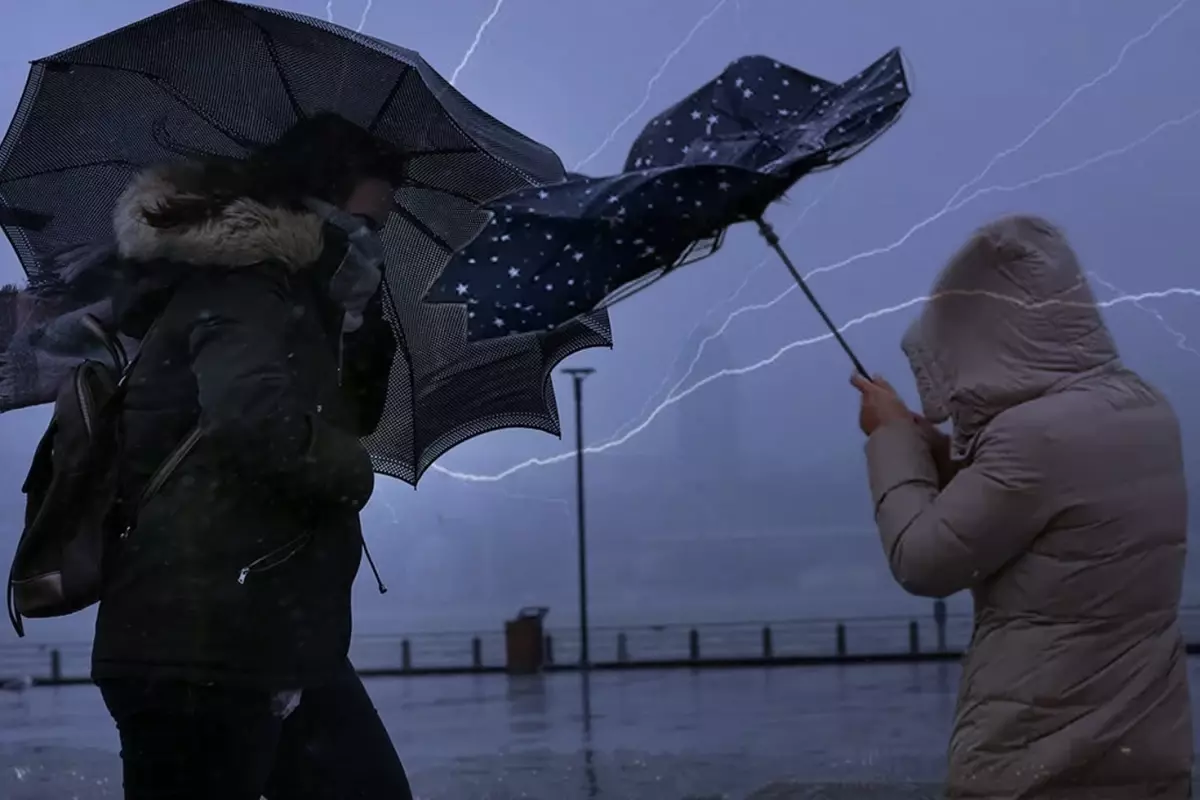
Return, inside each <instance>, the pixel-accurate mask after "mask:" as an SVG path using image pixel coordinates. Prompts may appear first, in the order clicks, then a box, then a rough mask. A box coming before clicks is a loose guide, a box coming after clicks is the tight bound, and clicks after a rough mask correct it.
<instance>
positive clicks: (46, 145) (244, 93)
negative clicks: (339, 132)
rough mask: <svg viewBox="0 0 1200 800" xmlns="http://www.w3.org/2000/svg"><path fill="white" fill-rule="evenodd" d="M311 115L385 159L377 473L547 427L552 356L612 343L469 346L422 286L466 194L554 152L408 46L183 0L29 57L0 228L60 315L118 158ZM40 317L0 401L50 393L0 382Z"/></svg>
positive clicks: (468, 214)
mask: <svg viewBox="0 0 1200 800" xmlns="http://www.w3.org/2000/svg"><path fill="white" fill-rule="evenodd" d="M323 116H324V117H328V116H334V117H337V118H340V119H341V120H343V121H345V122H348V123H350V124H352V125H354V126H356V128H358V129H361V130H362V131H366V132H367V133H368V134H370V136H371V137H373V140H374V141H376V142H378V143H379V145H380V147H381V149H382V150H383V151H384V152H386V153H388V154H390V161H389V163H390V164H391V165H392V176H391V177H392V178H393V179H394V181H395V183H396V185H397V186H398V189H397V192H396V196H395V198H394V199H395V210H394V213H393V214H392V215H391V217H390V219H389V220H388V222H387V224H386V226H385V228H384V229H383V230H382V231H381V233H380V236H381V238H382V241H383V243H384V246H385V249H386V264H385V270H384V271H385V279H384V291H385V303H384V313H385V316H386V317H387V319H388V321H389V323H390V325H391V327H392V329H393V333H394V335H395V337H396V340H397V342H398V343H399V350H400V357H398V358H396V359H395V363H394V365H393V368H392V372H391V375H390V376H389V383H388V389H387V397H386V401H385V412H384V417H383V420H382V421H381V422H380V424H379V427H378V428H377V429H376V431H375V433H374V434H372V435H371V436H369V437H368V438H367V439H366V440H365V444H366V446H367V449H368V450H369V451H370V452H371V454H372V456H373V458H374V461H375V466H376V469H377V470H379V471H380V472H383V473H386V474H389V475H392V476H394V477H397V478H400V479H402V480H405V481H408V482H411V483H415V482H416V480H417V479H418V478H419V477H420V475H421V473H422V472H423V471H424V470H425V469H426V468H427V467H428V466H429V465H430V464H431V463H432V462H433V461H434V460H435V459H436V458H437V457H438V456H440V455H441V454H442V453H444V452H445V451H446V450H449V449H450V448H451V447H453V446H455V445H457V444H459V443H461V442H463V441H465V440H466V439H469V438H471V437H473V436H476V435H479V434H481V433H485V432H487V431H490V430H495V429H498V428H505V427H529V428H535V429H539V430H544V431H548V432H551V433H555V434H557V433H558V432H559V429H558V415H557V409H556V406H555V401H554V395H553V388H552V385H551V383H550V381H549V379H548V378H549V374H550V372H551V370H552V369H553V367H554V366H555V365H556V364H557V363H558V361H560V360H561V359H562V358H564V357H566V356H567V355H569V354H570V353H573V352H575V351H577V350H580V349H583V348H587V347H597V346H608V345H610V344H611V335H610V331H609V328H608V321H607V318H606V316H605V315H603V314H593V315H590V316H586V317H582V318H580V319H579V320H578V321H576V322H574V323H573V324H571V325H569V326H563V327H561V328H560V329H558V330H556V331H554V332H535V333H530V334H529V335H526V336H523V337H515V338H512V339H506V340H503V341H493V342H468V341H467V340H466V338H465V335H464V333H463V331H464V329H465V323H464V319H465V314H464V312H463V310H462V309H459V308H453V307H437V306H431V305H429V304H424V303H422V302H420V300H421V298H422V296H423V295H424V294H425V291H426V290H427V288H428V287H429V285H430V284H431V283H432V282H433V280H434V278H435V277H436V276H437V274H438V273H439V272H440V271H441V269H442V266H443V265H444V264H445V262H446V260H447V259H448V257H449V256H450V254H451V253H452V252H454V251H455V250H456V249H457V248H459V247H461V246H462V245H464V244H466V243H467V242H468V241H470V240H471V239H472V238H473V237H474V236H475V235H476V234H477V233H478V231H479V230H480V228H481V227H482V226H484V225H485V224H486V222H487V219H488V216H487V214H485V213H484V212H482V211H481V210H480V204H482V203H485V202H487V201H489V200H491V199H493V198H495V197H497V196H500V195H503V194H505V193H508V192H512V191H516V190H519V189H522V188H526V187H529V186H534V185H539V184H542V183H553V182H556V181H560V180H562V179H563V177H564V172H563V168H562V163H561V161H560V159H559V158H558V156H557V155H555V154H554V153H553V152H552V151H551V150H549V149H548V148H546V147H544V146H542V145H540V144H538V143H537V142H534V141H532V140H530V139H527V138H526V137H524V136H522V135H521V134H520V133H518V132H516V131H514V130H512V129H510V128H508V127H506V126H505V125H503V124H502V123H500V122H498V121H497V120H495V119H493V118H492V117H490V116H488V115H487V114H486V113H484V112H483V111H482V110H480V109H479V108H478V107H476V106H475V105H473V104H472V103H471V102H470V101H468V100H467V99H466V98H464V97H463V96H462V95H460V94H459V93H458V92H457V91H455V90H454V88H453V87H451V86H450V85H449V84H448V83H447V82H446V81H445V80H444V79H443V78H442V77H441V76H440V75H438V74H437V73H436V72H435V71H434V70H433V69H432V68H431V67H430V66H429V65H428V64H427V63H426V62H425V61H424V60H423V59H422V58H421V57H420V56H419V55H418V54H417V53H415V52H413V51H411V50H406V49H404V48H400V47H396V46H394V45H391V44H388V43H387V42H384V41H381V40H379V39H375V38H372V37H367V36H363V35H361V34H357V33H355V32H353V31H350V30H347V29H345V28H341V27H339V26H336V25H333V24H331V23H327V22H324V21H321V20H316V19H313V18H309V17H305V16H302V15H299V14H295V13H290V12H284V11H277V10H273V9H265V8H259V7H256V6H250V5H243V4H240V3H234V2H228V1H227V0H190V1H189V2H184V3H181V4H180V5H178V6H175V7H173V8H171V9H168V10H167V11H164V12H162V13H159V14H156V15H154V16H151V17H148V18H146V19H143V20H141V21H139V22H136V23H134V24H132V25H129V26H127V27H124V28H121V29H119V30H117V31H114V32H112V33H109V34H106V35H104V36H101V37H99V38H97V39H93V40H90V41H88V42H84V43H83V44H80V45H77V46H75V47H72V48H70V49H68V50H65V51H63V52H61V53H57V54H55V55H52V56H49V57H47V58H44V59H40V60H38V61H35V62H34V63H33V66H32V69H31V71H30V76H29V80H28V83H27V85H26V88H25V92H24V95H23V97H22V98H21V101H20V103H19V105H18V107H17V113H16V115H15V117H14V119H13V121H12V124H11V126H10V128H9V130H8V133H7V134H6V136H5V138H4V140H3V143H2V144H0V227H3V229H4V231H5V233H6V234H7V236H8V237H9V240H10V241H11V242H12V244H13V247H14V249H15V250H16V252H17V255H18V257H19V258H20V261H21V264H22V266H23V268H24V269H25V272H26V274H27V276H28V278H29V286H30V291H31V293H33V294H40V295H46V296H53V297H54V298H55V300H54V305H53V306H51V307H54V308H57V309H60V310H61V313H63V314H67V313H70V312H72V311H78V310H79V309H80V308H81V307H85V306H87V305H89V304H92V303H94V302H96V292H95V289H96V284H97V281H96V280H95V279H91V280H89V281H83V282H84V283H88V284H89V287H88V289H87V291H82V290H80V289H79V286H80V281H81V277H80V274H81V272H82V271H83V270H84V268H83V267H82V266H80V265H81V264H83V263H86V265H87V267H88V269H90V270H92V271H99V272H100V273H104V272H105V271H106V270H107V271H111V266H112V261H111V259H106V258H105V257H104V256H103V253H102V252H101V255H99V256H97V255H95V254H94V253H86V255H81V253H85V251H88V250H89V248H90V249H95V248H96V245H97V243H102V242H107V241H109V240H110V239H111V237H112V221H111V210H112V208H113V205H114V203H115V201H116V199H117V197H118V195H119V194H120V193H121V191H122V190H123V189H124V188H125V186H126V185H127V184H128V183H129V181H130V179H131V177H132V176H133V175H134V174H135V173H136V172H138V171H139V170H141V169H142V168H144V167H146V166H149V165H152V164H158V163H163V162H172V161H178V160H179V159H180V158H181V157H183V156H197V155H200V156H206V157H212V158H227V159H241V158H244V157H246V156H247V155H248V154H249V153H250V152H252V151H253V150H255V149H256V148H258V147H260V146H262V145H264V144H267V143H271V142H273V141H275V140H277V139H278V138H279V137H280V136H282V135H283V134H284V133H285V132H287V131H289V130H291V129H292V128H293V127H294V126H295V125H296V124H297V123H299V122H301V121H304V120H311V119H314V118H318V117H323ZM100 249H101V251H103V247H101V248H100ZM64 254H67V256H64ZM42 307H46V306H42ZM48 324H50V321H49V320H41V321H39V322H38V323H37V325H38V326H45V325H48ZM39 330H40V328H37V327H36V326H35V329H32V330H28V331H25V332H24V333H18V332H14V333H13V334H12V335H10V336H9V342H4V343H0V344H4V345H5V346H6V347H7V349H6V350H5V351H4V352H0V410H7V409H11V408H16V407H19V406H21V405H29V404H32V403H39V402H46V401H48V400H49V399H51V398H52V397H53V390H54V388H55V387H54V386H52V385H50V384H51V383H52V381H51V380H49V376H51V375H52V374H54V373H56V372H57V373H61V370H47V371H45V375H46V376H47V380H44V381H42V380H37V379H35V380H34V381H33V382H32V384H31V383H30V381H29V380H17V381H9V382H7V383H5V382H4V380H3V376H4V375H5V374H10V375H11V374H12V373H13V372H14V371H15V372H20V371H21V369H22V364H24V365H26V366H27V365H28V364H29V363H30V359H31V358H32V359H33V360H34V361H37V360H38V359H39V358H40V355H39V354H38V343H39V342H43V341H45V337H44V336H42V335H41V334H40V333H39ZM58 338H59V339H60V340H61V339H62V338H63V337H58ZM66 338H68V339H69V338H70V337H66ZM14 343H15V344H14ZM18 345H19V347H18ZM14 348H15V349H14ZM54 357H55V358H57V359H60V360H61V359H62V358H64V357H65V356H64V355H63V353H62V351H61V350H60V351H56V352H55V353H54ZM79 357H83V356H82V355H80V356H79ZM43 360H44V359H43ZM24 377H25V378H28V375H25V376H24ZM6 387H7V389H8V391H7V392H6Z"/></svg>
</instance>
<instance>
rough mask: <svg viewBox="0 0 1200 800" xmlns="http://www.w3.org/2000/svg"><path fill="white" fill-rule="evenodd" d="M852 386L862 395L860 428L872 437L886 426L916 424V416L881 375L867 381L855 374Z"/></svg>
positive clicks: (859, 416)
mask: <svg viewBox="0 0 1200 800" xmlns="http://www.w3.org/2000/svg"><path fill="white" fill-rule="evenodd" d="M850 385H851V386H853V387H854V388H855V389H858V391H859V392H860V393H861V394H862V407H861V408H860V409H859V412H858V427H860V428H862V432H863V433H865V434H866V435H867V436H870V435H871V434H872V433H874V432H875V431H876V430H878V429H879V428H881V427H883V426H884V425H889V424H891V423H894V422H910V423H915V422H916V415H914V414H913V412H912V411H910V410H909V408H908V406H906V405H904V401H903V400H901V399H900V395H898V394H896V390H895V389H893V388H892V385H891V384H890V383H888V382H887V381H886V380H884V379H883V378H882V377H880V376H879V375H875V376H873V377H872V378H871V380H867V379H866V378H864V377H863V376H861V375H858V374H855V375H853V376H852V377H851V378H850Z"/></svg>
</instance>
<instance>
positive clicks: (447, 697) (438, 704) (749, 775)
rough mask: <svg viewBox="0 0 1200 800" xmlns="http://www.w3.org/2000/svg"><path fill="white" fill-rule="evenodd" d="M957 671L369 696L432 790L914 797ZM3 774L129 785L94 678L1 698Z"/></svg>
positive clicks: (454, 680) (683, 676)
mask: <svg viewBox="0 0 1200 800" xmlns="http://www.w3.org/2000/svg"><path fill="white" fill-rule="evenodd" d="M1191 671H1192V678H1193V680H1196V679H1197V678H1198V677H1200V675H1198V674H1197V673H1198V672H1200V662H1197V661H1195V660H1193V662H1192V670H1191ZM957 676H958V668H957V666H956V665H950V664H940V665H939V664H912V665H896V666H878V667H875V666H843V667H805V668H776V669H774V670H750V669H744V670H722V671H716V670H712V671H695V672H687V671H663V672H621V673H615V672H608V673H595V674H593V675H592V676H591V677H590V678H589V679H585V678H584V677H583V676H580V675H575V674H556V675H550V676H545V677H525V678H507V677H503V676H478V677H473V676H463V677H431V678H395V679H374V680H371V681H369V682H368V688H369V689H370V691H371V695H372V696H373V697H374V699H375V703H376V705H377V707H378V708H379V711H380V713H381V715H382V716H383V719H384V721H385V722H386V723H387V726H388V728H389V730H390V731H391V733H392V737H393V739H394V741H395V743H396V747H397V749H398V750H399V751H400V754H401V756H402V758H403V759H404V761H405V764H406V765H407V767H408V768H409V772H410V775H411V777H412V783H413V788H414V790H415V791H416V793H417V796H418V797H419V798H421V800H451V799H452V798H453V800H460V799H462V798H480V800H510V798H511V799H512V800H515V799H516V798H547V800H571V799H572V798H600V800H615V799H616V798H621V800H641V799H642V798H653V800H676V799H677V798H678V799H679V800H684V799H685V798H686V799H687V800H715V799H716V798H738V799H739V800H740V799H741V798H753V800H784V798H787V799H788V800H793V799H798V798H859V797H862V798H884V797H887V798H918V797H936V796H938V794H939V787H938V785H937V784H938V781H939V779H940V777H941V774H942V759H943V753H944V747H945V742H946V737H947V736H948V733H949V726H950V718H951V714H952V710H953V706H954V694H955V691H956V686H957ZM0 766H2V767H3V770H2V772H0V797H4V798H10V799H11V800H33V799H34V798H37V799H38V800H43V798H55V800H58V799H59V798H65V799H68V800H69V798H77V799H78V800H91V799H92V798H100V797H120V795H121V792H120V764H119V760H118V757H117V740H116V733H115V731H114V730H113V726H112V723H111V721H110V720H109V718H108V716H107V714H106V712H105V710H104V706H103V704H102V703H101V701H100V697H99V694H98V693H97V692H96V691H95V690H94V689H92V688H91V687H66V688H58V689H34V690H29V691H26V692H23V693H20V694H0Z"/></svg>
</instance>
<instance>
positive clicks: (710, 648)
mask: <svg viewBox="0 0 1200 800" xmlns="http://www.w3.org/2000/svg"><path fill="white" fill-rule="evenodd" d="M1181 621H1182V625H1183V632H1184V638H1185V640H1186V641H1187V642H1188V643H1189V644H1190V645H1193V647H1191V648H1189V650H1196V651H1200V608H1186V609H1183V612H1182V615H1181ZM971 628H972V621H971V618H970V617H969V616H966V615H948V616H947V617H946V618H945V623H944V625H938V624H936V623H935V621H934V620H933V619H932V618H930V617H925V618H917V617H911V616H888V617H867V618H857V619H847V620H836V619H808V620H781V621H773V622H765V623H764V622H759V623H752V622H740V623H696V624H686V623H678V624H666V625H640V626H626V627H606V626H600V627H593V628H592V629H591V630H590V632H589V638H590V649H591V657H592V662H593V663H592V666H593V667H594V668H596V669H621V668H637V667H692V668H701V667H709V666H736V665H760V666H770V665H783V664H804V663H852V662H862V661H898V660H899V661H917V660H934V659H937V660H943V659H953V658H957V657H958V656H959V655H960V654H961V653H962V651H963V650H964V649H965V648H966V646H967V644H968V643H969V642H970V638H971ZM543 652H544V663H545V667H546V668H547V669H573V668H576V667H577V666H578V662H579V635H578V631H577V630H573V629H566V628H547V630H546V632H545V645H544V650H543ZM350 657H351V660H352V661H353V662H354V665H355V667H357V668H358V670H359V671H360V672H362V673H364V674H373V675H404V674H431V673H469V672H498V671H503V670H504V669H505V667H506V663H505V662H506V652H505V641H504V635H503V633H501V632H499V631H496V632H471V631H464V632H457V633H418V634H412V635H408V636H404V635H382V634H364V635H360V636H356V637H355V638H354V640H353V642H352V643H351V650H350ZM90 660H91V645H90V644H88V643H85V642H73V643H63V644H27V643H23V642H19V643H13V644H7V645H0V682H3V681H4V680H10V681H11V680H17V681H22V680H24V681H28V680H32V682H34V683H38V684H62V683H76V682H85V681H86V680H87V676H88V674H89V671H90Z"/></svg>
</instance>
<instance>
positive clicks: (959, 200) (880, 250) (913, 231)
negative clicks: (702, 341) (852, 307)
mask: <svg viewBox="0 0 1200 800" xmlns="http://www.w3.org/2000/svg"><path fill="white" fill-rule="evenodd" d="M1189 2H1191V0H1180V2H1178V3H1176V4H1175V5H1174V6H1172V7H1171V8H1170V9H1169V10H1168V11H1167V12H1166V13H1165V14H1163V15H1162V16H1161V17H1159V18H1158V19H1157V20H1155V21H1154V23H1153V24H1152V25H1151V26H1150V27H1149V28H1147V29H1146V30H1145V31H1143V32H1142V33H1140V34H1138V35H1137V36H1135V37H1134V38H1132V39H1130V40H1129V41H1128V42H1126V43H1125V46H1124V47H1122V48H1121V51H1120V53H1118V55H1117V58H1116V60H1115V61H1113V63H1112V64H1110V65H1109V67H1108V69H1106V70H1104V71H1103V72H1101V73H1100V74H1099V75H1097V76H1096V77H1094V78H1092V79H1091V80H1090V81H1088V82H1086V83H1084V84H1083V85H1081V86H1079V87H1078V88H1076V89H1075V90H1074V91H1072V92H1071V93H1070V94H1069V95H1067V97H1066V99H1064V100H1063V101H1062V102H1061V103H1059V104H1058V106H1057V107H1055V109H1054V110H1053V111H1051V112H1050V115H1049V116H1047V117H1045V118H1044V119H1043V120H1042V121H1041V122H1039V123H1038V124H1037V125H1035V126H1034V127H1033V129H1032V130H1031V131H1030V132H1029V133H1028V134H1026V136H1025V137H1024V138H1023V139H1021V141H1019V142H1018V143H1017V144H1015V145H1013V146H1012V147H1009V148H1007V149H1006V150H1002V151H1000V152H999V153H997V154H996V155H994V156H993V157H992V158H991V159H990V160H989V161H988V163H987V165H986V166H985V167H984V168H983V170H982V171H980V173H979V174H978V175H976V176H975V177H974V178H972V179H971V180H969V181H967V182H966V183H964V184H963V185H962V186H960V187H958V189H957V190H956V191H955V192H954V194H953V195H951V196H950V199H948V200H947V201H946V202H945V204H943V205H942V207H941V209H940V210H939V211H937V212H936V213H934V214H933V215H932V216H929V217H926V218H925V219H923V220H921V221H920V222H918V223H917V224H916V225H913V226H912V227H911V228H909V229H908V231H906V232H905V233H904V235H902V236H901V237H900V238H899V239H897V240H896V241H894V242H892V243H891V244H889V245H887V246H886V247H877V248H875V249H873V250H867V251H865V252H861V253H856V254H855V255H853V256H850V257H849V258H847V259H844V260H843V261H839V262H837V263H836V264H829V265H827V266H824V267H820V268H818V269H815V270H813V271H812V272H809V273H808V274H807V275H805V276H804V278H805V280H808V279H810V278H812V277H814V276H816V275H820V274H822V273H826V272H833V271H835V270H839V269H842V268H843V267H848V266H850V265H851V264H855V263H857V262H859V261H863V260H866V259H868V258H874V257H875V256H881V255H886V254H888V253H891V252H892V251H893V250H896V249H898V248H900V247H903V246H904V245H905V244H906V243H907V242H908V240H909V239H911V238H912V237H913V236H915V235H917V234H918V233H920V232H921V231H923V230H924V229H925V228H928V227H929V226H930V225H933V224H934V223H935V222H938V221H939V220H941V219H942V218H943V217H945V216H946V215H947V214H951V213H953V212H955V211H957V210H958V209H960V208H962V207H963V206H964V205H966V204H967V203H969V202H971V201H972V200H974V199H976V198H979V197H983V196H984V195H987V194H990V193H993V192H1000V191H1018V190H1019V189H1021V188H1028V187H1029V186H1034V185H1036V184H1037V183H1040V182H1042V181H1044V180H1050V179H1052V178H1057V177H1063V176H1064V175H1066V174H1071V173H1074V172H1078V171H1080V170H1083V169H1087V168H1088V167H1090V166H1092V165H1094V164H1097V163H1099V162H1101V161H1105V160H1107V159H1109V158H1115V157H1116V156H1119V155H1123V154H1124V153H1127V152H1129V151H1130V150H1133V149H1134V148H1136V147H1140V146H1141V145H1143V144H1145V143H1146V142H1147V141H1149V140H1150V139H1152V138H1154V137H1155V136H1157V135H1158V134H1160V133H1162V132H1163V131H1164V130H1166V129H1167V128H1171V127H1176V126H1178V125H1183V124H1185V123H1187V122H1190V121H1191V120H1192V118H1194V117H1195V116H1196V113H1197V112H1193V113H1191V114H1188V115H1186V116H1184V117H1182V118H1179V119H1175V120H1169V121H1167V122H1164V123H1163V124H1161V125H1159V126H1158V127H1156V128H1155V129H1154V130H1152V131H1151V132H1150V133H1148V134H1146V135H1145V136H1143V137H1140V138H1139V139H1137V140H1135V141H1133V142H1130V143H1129V144H1127V145H1125V146H1124V147H1119V148H1115V149H1114V150H1110V151H1107V152H1105V153H1101V154H1100V155H1099V156H1095V157H1093V158H1091V159H1088V160H1087V161H1085V162H1083V163H1081V164H1077V165H1076V166H1074V167H1071V168H1070V169H1068V170H1062V171H1059V172H1056V173H1047V174H1045V175H1042V176H1039V177H1038V178H1035V179H1033V180H1032V181H1027V182H1025V183H1024V184H1020V185H1018V186H1015V187H1008V188H1004V187H988V188H987V189H981V190H976V191H975V192H973V193H972V194H970V195H968V196H967V197H966V198H963V197H962V195H963V193H964V192H967V191H970V190H971V189H972V188H973V187H975V186H977V185H978V184H979V182H980V181H982V180H983V179H984V178H985V177H986V176H987V175H988V174H989V173H990V172H991V171H992V168H993V167H995V166H996V165H997V164H999V163H1000V162H1001V161H1003V160H1004V159H1005V158H1007V157H1009V156H1011V155H1013V154H1014V153H1016V152H1017V151H1019V150H1021V149H1022V148H1024V147H1025V146H1026V145H1028V144H1029V143H1030V142H1031V141H1033V139H1034V137H1036V136H1037V134H1038V133H1040V132H1041V131H1042V130H1044V129H1045V128H1046V126H1047V125H1049V124H1050V123H1051V122H1053V121H1054V120H1055V119H1056V118H1057V117H1058V116H1059V115H1061V114H1062V112H1063V111H1064V110H1065V109H1066V108H1067V107H1068V106H1069V105H1070V104H1071V103H1073V102H1074V101H1075V100H1076V99H1077V98H1078V97H1079V96H1080V95H1081V94H1083V93H1084V92H1085V91H1087V90H1088V89H1092V88H1094V87H1095V86H1097V85H1098V84H1100V83H1101V82H1102V81H1104V80H1106V79H1107V78H1109V77H1111V76H1112V75H1113V74H1114V73H1115V72H1116V71H1117V70H1118V69H1119V68H1120V67H1121V65H1122V64H1123V63H1124V61H1125V56H1126V55H1127V54H1128V53H1129V51H1130V50H1131V49H1132V48H1133V47H1134V46H1136V45H1137V44H1139V43H1140V42H1143V41H1145V40H1146V39H1147V38H1148V37H1150V36H1151V35H1152V34H1153V33H1154V32H1155V31H1157V30H1158V29H1159V28H1160V27H1161V26H1162V25H1163V24H1164V23H1166V22H1167V21H1168V20H1169V19H1171V17H1173V16H1174V15H1175V14H1176V13H1177V12H1178V11H1179V10H1180V9H1181V8H1183V7H1184V6H1185V5H1187V4H1188V3H1189ZM797 288H798V287H797V286H796V284H794V283H792V284H789V285H788V287H787V289H785V290H784V291H783V292H782V293H781V294H779V295H778V296H777V297H775V299H773V300H771V301H770V302H767V303H761V304H756V305H750V306H745V307H743V308H739V309H737V310H736V311H734V312H733V313H732V314H731V315H730V316H729V319H727V320H726V324H725V325H722V326H721V333H724V331H725V330H726V329H727V328H728V326H729V323H731V322H732V321H733V320H734V319H736V318H737V317H739V316H741V315H742V314H748V313H750V312H752V311H765V310H767V309H769V308H772V307H773V306H775V305H776V304H778V303H780V302H782V301H783V299H784V298H785V297H787V296H788V295H790V294H791V293H792V292H794V291H795V290H796V289H797ZM717 335H720V334H714V336H717Z"/></svg>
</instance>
